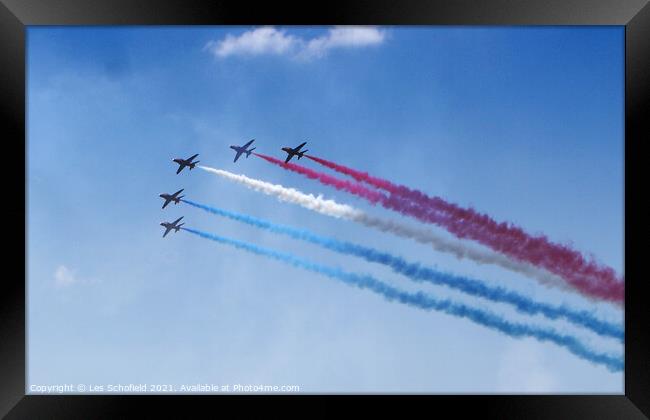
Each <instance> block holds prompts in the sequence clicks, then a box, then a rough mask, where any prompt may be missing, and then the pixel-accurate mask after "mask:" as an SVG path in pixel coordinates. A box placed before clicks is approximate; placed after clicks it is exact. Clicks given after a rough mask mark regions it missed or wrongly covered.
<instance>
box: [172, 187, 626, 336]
mask: <svg viewBox="0 0 650 420" xmlns="http://www.w3.org/2000/svg"><path fill="white" fill-rule="evenodd" d="M181 201H183V202H184V203H187V204H189V205H191V206H193V207H196V208H199V209H201V210H204V211H207V212H209V213H212V214H215V215H217V216H222V217H226V218H229V219H231V220H235V221H237V222H242V223H246V224H248V225H251V226H255V227H257V228H261V229H266V230H268V231H271V232H274V233H279V234H282V235H287V236H290V237H291V238H294V239H299V240H303V241H307V242H311V243H313V244H316V245H320V246H322V247H325V248H327V249H330V250H332V251H335V252H339V253H341V254H347V255H354V256H357V257H361V258H364V259H365V260H366V261H370V262H376V263H380V264H383V265H386V266H388V267H390V268H391V269H392V270H393V271H395V272H396V273H400V274H403V275H405V276H407V277H409V278H410V279H412V280H415V281H422V280H424V281H427V282H430V283H433V284H437V285H439V284H444V285H446V286H449V287H452V288H455V289H458V290H461V291H463V292H465V293H467V294H469V295H473V296H478V297H482V298H485V299H488V300H490V301H492V302H501V303H508V304H511V305H513V306H515V307H516V308H517V309H518V310H519V311H521V312H524V313H527V314H529V315H536V314H542V315H544V316H546V317H547V318H550V319H558V318H564V319H566V320H568V321H570V322H572V323H574V324H577V325H580V326H583V327H586V328H588V329H590V330H591V331H593V332H595V333H596V334H599V335H602V336H608V337H614V338H617V339H618V340H620V341H623V337H624V334H623V330H622V329H621V328H620V327H619V326H617V325H615V324H611V323H608V322H605V321H601V320H599V319H597V318H595V317H594V316H593V315H592V314H590V313H589V312H587V311H574V310H572V309H570V308H567V307H565V306H553V305H549V304H546V303H540V302H536V301H534V300H532V299H530V298H528V297H526V296H524V295H521V294H519V293H517V292H513V291H508V290H505V289H504V288H502V287H491V286H489V285H486V284H485V283H484V282H483V281H480V280H475V279H471V278H467V277H463V276H456V275H452V274H447V273H443V272H440V271H437V270H434V269H431V268H427V267H422V266H421V265H420V264H416V263H409V262H407V261H406V260H404V259H403V258H401V257H398V256H394V255H391V254H389V253H386V252H381V251H378V250H375V249H372V248H368V247H364V246H361V245H356V244H353V243H350V242H346V241H340V240H337V239H334V238H327V237H324V236H320V235H317V234H315V233H313V232H310V231H308V230H306V229H296V228H292V227H290V226H285V225H279V224H276V223H272V222H269V221H266V220H263V219H258V218H256V217H252V216H248V215H245V214H240V213H235V212H231V211H228V210H223V209H220V208H217V207H211V206H206V205H205V204H200V203H195V202H193V201H191V200H187V199H182V200H181Z"/></svg>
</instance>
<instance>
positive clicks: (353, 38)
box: [304, 26, 386, 57]
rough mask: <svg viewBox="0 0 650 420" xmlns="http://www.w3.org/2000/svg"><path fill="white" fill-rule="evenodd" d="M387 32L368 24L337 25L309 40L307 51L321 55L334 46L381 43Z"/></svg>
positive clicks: (349, 46)
mask: <svg viewBox="0 0 650 420" xmlns="http://www.w3.org/2000/svg"><path fill="white" fill-rule="evenodd" d="M385 38H386V33H385V32H384V31H382V30H379V29H377V28H374V27H368V26H335V27H334V28H331V29H330V30H329V31H328V33H327V35H325V36H321V37H318V38H314V39H312V40H310V41H309V42H307V44H306V47H305V51H304V52H305V53H306V54H308V55H313V56H317V57H321V56H323V55H325V53H327V51H329V50H330V49H332V48H351V47H352V48H359V47H367V46H370V45H379V44H381V43H382V42H384V39H385Z"/></svg>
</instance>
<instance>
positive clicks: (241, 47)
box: [205, 26, 298, 57]
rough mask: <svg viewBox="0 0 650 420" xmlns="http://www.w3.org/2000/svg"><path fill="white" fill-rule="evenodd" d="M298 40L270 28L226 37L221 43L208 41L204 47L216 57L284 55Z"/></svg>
mask: <svg viewBox="0 0 650 420" xmlns="http://www.w3.org/2000/svg"><path fill="white" fill-rule="evenodd" d="M297 42H298V39H297V38H296V37H294V36H291V35H287V34H286V33H285V32H284V31H278V30H277V29H275V28H273V27H271V26H264V27H261V28H257V29H254V30H252V31H247V32H244V33H243V34H241V35H240V36H233V35H230V34H228V35H226V38H224V39H223V40H221V41H210V42H208V44H207V45H206V46H205V47H206V48H207V49H208V50H209V51H211V52H212V53H213V54H214V55H216V56H218V57H227V56H229V55H259V54H284V53H287V52H289V51H290V50H291V49H292V48H293V47H294V46H295V44H296V43H297Z"/></svg>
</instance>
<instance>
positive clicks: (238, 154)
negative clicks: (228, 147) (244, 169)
mask: <svg viewBox="0 0 650 420" xmlns="http://www.w3.org/2000/svg"><path fill="white" fill-rule="evenodd" d="M242 153H244V152H243V151H242V150H237V154H236V155H235V160H233V162H237V159H239V156H241V154H242Z"/></svg>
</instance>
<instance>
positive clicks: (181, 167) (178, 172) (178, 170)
mask: <svg viewBox="0 0 650 420" xmlns="http://www.w3.org/2000/svg"><path fill="white" fill-rule="evenodd" d="M184 167H185V164H184V163H180V164H179V165H178V169H177V170H176V175H178V174H180V173H181V171H182V170H183V168H184Z"/></svg>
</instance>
